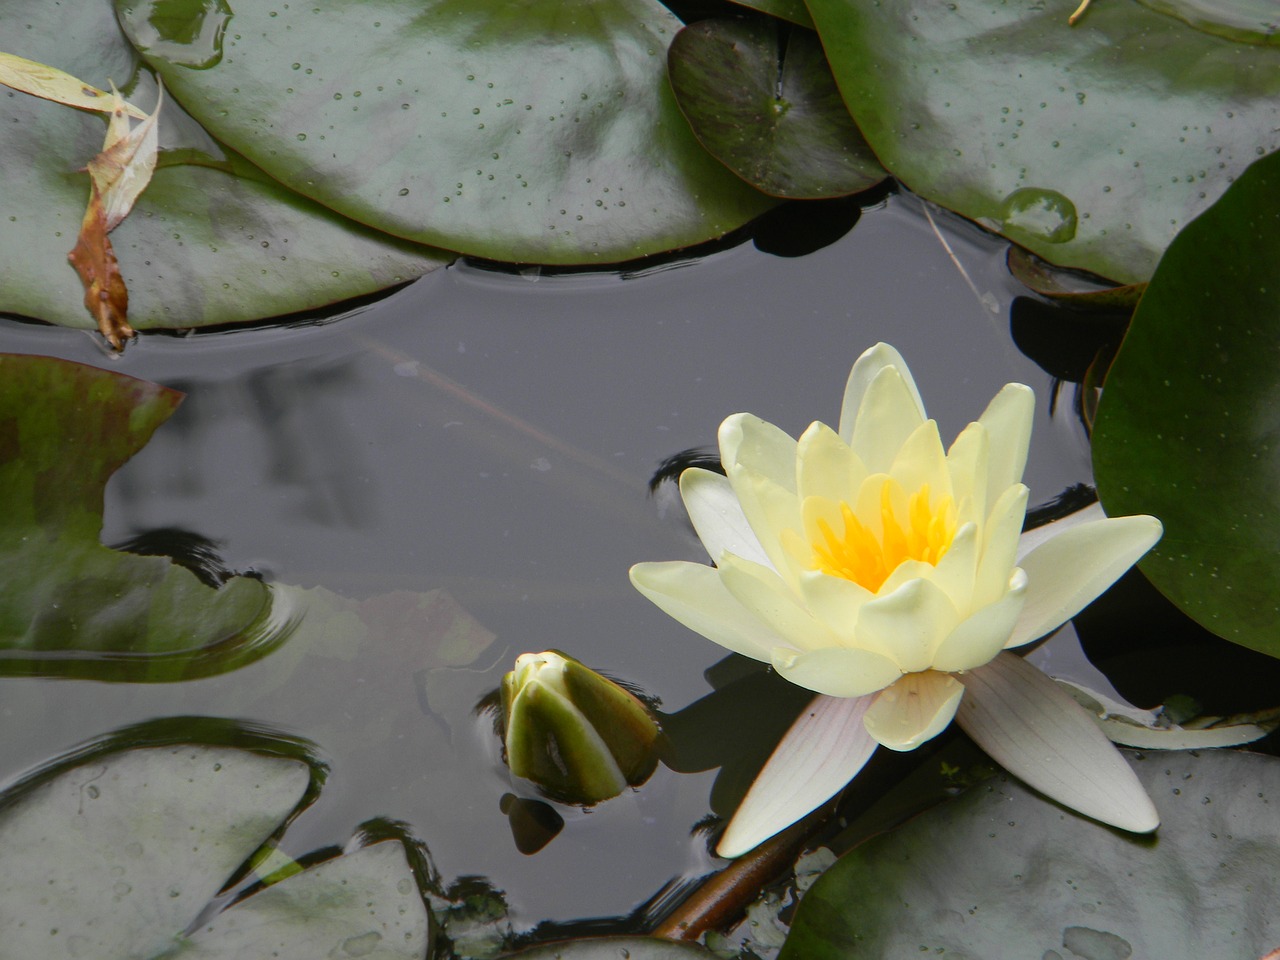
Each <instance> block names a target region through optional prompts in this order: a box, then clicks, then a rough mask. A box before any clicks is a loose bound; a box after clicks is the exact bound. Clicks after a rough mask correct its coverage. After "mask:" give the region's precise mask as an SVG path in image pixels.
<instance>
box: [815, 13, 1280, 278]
mask: <svg viewBox="0 0 1280 960" xmlns="http://www.w3.org/2000/svg"><path fill="white" fill-rule="evenodd" d="M809 7H810V12H811V13H812V14H813V17H814V21H815V22H816V24H817V27H818V33H819V34H820V35H821V37H822V42H823V46H824V47H825V48H826V51H827V56H828V58H829V59H830V61H831V66H832V70H833V72H834V73H835V76H836V79H837V81H838V82H839V84H840V89H841V92H842V93H843V94H844V98H845V100H846V101H847V103H848V104H849V108H850V111H851V112H852V114H853V116H854V118H855V119H856V120H857V121H858V126H859V127H860V128H861V130H862V132H863V134H865V135H866V138H867V142H868V143H870V144H871V146H872V148H873V149H874V150H875V152H876V155H877V156H878V157H879V158H880V161H881V162H882V163H883V164H884V165H885V167H887V168H888V169H889V171H890V172H891V173H893V174H894V176H896V177H898V178H899V179H900V180H902V181H903V182H904V183H906V184H907V186H909V187H910V188H911V189H913V190H915V191H916V192H918V193H920V194H922V195H923V196H925V197H928V198H929V199H931V200H934V201H936V202H938V203H940V204H942V205H944V206H946V207H949V208H951V209H953V210H955V211H957V212H959V213H961V214H963V215H965V216H967V217H970V218H972V219H974V220H977V221H978V222H979V223H982V224H984V225H986V226H988V227H991V228H992V229H995V230H999V231H1000V232H1002V233H1004V234H1005V235H1006V236H1008V237H1009V238H1010V239H1011V240H1014V241H1016V242H1017V243H1020V244H1022V245H1023V246H1025V247H1028V248H1029V249H1030V250H1032V251H1033V252H1034V253H1036V254H1038V255H1040V256H1042V257H1044V258H1046V259H1048V260H1050V261H1052V262H1054V263H1057V264H1060V265H1063V266H1069V267H1078V268H1081V269H1085V270H1090V271H1092V272H1093V273H1096V274H1098V275H1100V276H1104V277H1109V278H1111V279H1113V280H1116V281H1119V282H1121V283H1134V282H1138V281H1142V280H1146V279H1148V278H1149V277H1150V275H1151V272H1152V271H1153V270H1154V269H1155V265H1156V262H1157V260H1158V259H1159V257H1160V254H1161V253H1163V252H1164V249H1165V247H1166V246H1168V244H1169V241H1170V240H1172V239H1173V237H1174V235H1175V234H1176V233H1177V232H1178V230H1180V229H1181V228H1182V227H1183V226H1184V225H1185V224H1186V223H1188V222H1189V221H1190V220H1191V219H1192V218H1193V217H1195V216H1196V215H1197V214H1198V213H1200V212H1201V211H1203V210H1204V209H1206V208H1207V207H1208V206H1209V204H1211V203H1212V202H1213V201H1214V200H1215V199H1216V198H1217V197H1218V196H1220V195H1221V194H1222V192H1223V191H1224V190H1225V189H1226V187H1227V185H1228V184H1229V183H1230V182H1231V178H1232V177H1234V176H1238V175H1239V174H1240V173H1242V172H1243V171H1244V169H1245V167H1246V166H1247V165H1248V164H1249V163H1251V162H1252V161H1253V160H1255V159H1257V157H1258V156H1260V155H1261V154H1264V153H1267V152H1269V151H1271V150H1275V149H1276V148H1277V147H1280V49H1276V48H1275V47H1263V46H1249V45H1245V44H1237V43H1231V42H1229V41H1226V40H1222V39H1219V38H1217V37H1213V36H1209V35H1207V34H1204V33H1201V32H1198V31H1196V30H1193V29H1191V28H1189V27H1187V26H1186V24H1183V23H1181V22H1179V21H1177V20H1174V19H1172V18H1170V17H1166V16H1162V15H1161V14H1158V13H1155V12H1154V11H1152V10H1150V9H1147V8H1146V7H1143V6H1141V5H1139V4H1134V3H1114V2H1108V3H1095V4H1094V6H1093V7H1091V8H1090V10H1089V12H1088V14H1087V16H1086V17H1085V18H1084V19H1083V20H1082V21H1081V22H1080V24H1079V25H1078V26H1076V27H1068V26H1067V24H1066V14H1067V13H1068V12H1069V11H1064V10H1063V9H1062V8H1061V7H1060V6H1058V5H1056V4H1045V5H1039V6H1035V5H1031V6H1029V5H1026V4H1011V3H1006V2H1004V0H968V2H965V3H960V4H956V5H952V4H946V3H937V4H924V5H920V4H907V3H879V2H878V0H809Z"/></svg>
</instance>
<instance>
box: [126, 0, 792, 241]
mask: <svg viewBox="0 0 1280 960" xmlns="http://www.w3.org/2000/svg"><path fill="white" fill-rule="evenodd" d="M200 6H201V5H197V4H192V5H191V6H190V8H188V9H190V10H191V11H192V13H191V16H196V15H197V10H198V8H200ZM162 8H164V10H165V12H166V13H168V12H169V8H170V5H169V4H167V3H162V2H161V0H152V2H142V3H132V2H131V3H127V4H126V3H122V4H121V5H120V7H119V9H120V11H121V20H122V23H123V25H124V28H125V30H126V31H127V32H128V33H129V34H130V36H131V38H132V39H133V41H134V42H135V44H137V45H138V46H139V48H140V49H142V52H143V55H144V56H146V57H147V59H148V62H149V63H150V64H151V65H152V66H153V67H155V69H156V70H158V71H159V72H160V74H161V75H162V76H163V78H164V82H165V85H166V87H168V88H169V89H170V90H172V91H173V93H174V94H175V95H176V97H177V98H178V99H180V100H181V101H182V103H183V104H184V105H185V106H186V108H187V109H188V110H189V111H191V113H192V114H193V115H195V116H196V117H197V118H198V119H199V120H200V122H201V123H202V124H204V126H205V127H206V128H207V129H208V130H209V131H211V132H212V133H213V134H214V136H216V137H218V138H219V139H220V140H222V141H223V142H225V143H227V144H229V145H230V146H231V147H233V148H234V149H236V150H238V151H240V152H241V153H242V154H244V155H245V156H247V157H248V158H249V159H250V160H252V161H253V162H255V163H257V164H258V165H259V166H261V167H262V168H263V169H264V170H266V171H267V172H268V173H270V174H271V175H272V176H273V177H275V178H276V179H278V180H279V181H281V182H282V183H284V184H286V185H287V186H289V187H292V188H293V189H295V190H298V191H299V192H300V193H303V194H306V195H307V196H309V197H312V198H314V199H316V200H318V201H320V202H321V203H323V204H325V205H326V206H328V207H330V208H332V209H334V210H337V211H339V212H340V213H343V214H345V215H347V216H350V217H352V218H354V219H356V220H359V221H361V222H363V223H368V224H370V225H372V226H374V227H376V228H378V229H380V230H384V231H386V232H388V233H391V234H394V235H396V236H400V237H405V238H408V239H412V240H416V241H420V242H422V243H429V244H436V245H441V246H444V247H447V248H448V249H452V250H459V251H462V252H464V253H468V254H475V255H479V256H484V257H489V258H492V259H497V260H504V261H511V262H532V263H607V262H613V261H618V260H626V259H630V258H634V257H639V256H642V255H644V254H648V253H655V252H658V251H663V250H670V249H673V248H676V247H683V246H687V245H690V244H693V243H698V242H700V241H704V240H708V239H711V238H714V237H719V236H721V235H723V234H725V233H727V232H729V231H730V230H733V229H735V228H737V227H739V226H741V225H742V224H743V223H745V222H746V221H747V220H749V219H751V218H752V217H754V216H755V215H757V214H758V213H761V212H763V211H764V210H765V209H767V208H768V206H769V205H770V201H769V200H767V199H766V198H764V197H762V196H761V195H760V194H759V193H757V192H756V191H753V190H751V189H749V188H748V187H746V186H745V185H743V184H742V183H740V182H739V181H738V180H737V179H736V178H734V177H732V176H731V175H729V174H728V173H727V172H725V171H724V169H723V168H721V167H720V166H719V164H717V163H716V162H715V161H714V160H713V159H712V158H711V157H709V156H707V154H706V152H705V151H704V150H703V149H702V148H701V147H700V146H699V145H698V143H697V141H696V140H695V139H694V138H693V135H692V134H691V133H690V132H689V129H688V125H687V124H686V123H685V122H684V120H683V118H682V117H681V116H680V112H679V110H678V109H677V108H676V105H675V102H674V99H673V98H672V96H671V91H670V88H669V85H668V83H667V78H666V61H665V58H664V56H663V54H664V51H665V50H666V48H667V45H668V43H670V40H671V37H672V36H673V35H674V34H675V32H676V30H677V29H679V26H680V22H679V21H678V20H677V19H676V18H675V17H674V15H672V14H671V13H670V12H669V11H668V10H667V9H666V8H665V7H663V6H662V5H661V4H659V3H657V2H656V0H628V2H623V0H590V2H587V0H563V2H555V3H547V2H545V0H520V2H508V0H466V2H460V0H362V2H346V3H334V4H329V5H327V6H325V7H323V8H321V7H315V6H312V5H310V4H299V3H293V4H289V5H288V6H285V5H283V4H241V5H238V6H237V7H236V8H235V14H234V16H233V18H232V19H231V21H230V26H228V28H227V32H226V33H225V34H224V36H223V38H222V55H221V58H220V59H219V60H218V61H217V62H216V64H214V65H212V66H209V67H207V68H205V69H193V68H191V67H189V66H186V65H183V63H182V62H181V61H180V60H179V59H178V58H177V57H175V55H174V53H173V52H172V50H173V44H172V43H165V44H163V45H161V46H150V47H148V46H146V42H147V38H146V36H144V34H143V32H142V29H141V25H142V24H143V23H154V18H155V15H156V14H157V13H158V12H159V11H160V10H161V9H162ZM171 29H172V23H171Z"/></svg>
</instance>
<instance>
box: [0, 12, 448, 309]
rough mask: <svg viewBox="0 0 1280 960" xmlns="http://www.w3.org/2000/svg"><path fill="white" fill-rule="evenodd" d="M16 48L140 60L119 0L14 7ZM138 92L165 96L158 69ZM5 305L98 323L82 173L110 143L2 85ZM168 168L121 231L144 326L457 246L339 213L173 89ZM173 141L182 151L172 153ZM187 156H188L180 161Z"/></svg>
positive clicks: (308, 301)
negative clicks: (191, 112) (208, 127)
mask: <svg viewBox="0 0 1280 960" xmlns="http://www.w3.org/2000/svg"><path fill="white" fill-rule="evenodd" d="M0 36H3V37H4V38H5V39H4V40H3V41H2V43H3V46H4V47H5V49H6V50H7V52H11V53H16V54H20V55H21V56H24V57H27V58H29V59H32V60H36V61H39V62H42V63H48V64H50V65H53V66H56V67H58V68H59V69H62V70H65V71H66V72H68V73H70V74H72V75H74V76H77V77H79V78H80V79H82V80H84V81H85V82H87V83H92V84H95V85H101V86H105V85H106V83H107V81H108V80H114V81H115V82H116V83H117V84H118V85H121V86H124V85H126V84H128V83H130V82H131V81H132V80H133V79H134V76H135V71H136V68H137V58H136V55H135V53H134V52H133V49H132V48H131V47H130V46H129V44H128V42H127V41H126V40H125V39H124V37H123V36H122V35H121V33H120V30H119V27H118V26H117V25H116V22H115V16H114V13H113V10H112V7H111V4H110V2H109V0H90V2H86V3H78V4H76V5H75V6H74V8H71V9H67V8H63V7H58V6H56V5H51V4H47V3H43V2H41V0H15V2H10V3H6V4H4V6H3V8H0ZM131 96H132V97H133V98H134V100H135V101H136V102H137V103H138V104H139V105H140V106H142V107H144V108H145V109H147V110H150V109H151V108H152V106H153V105H154V103H155V84H154V82H152V81H151V80H150V78H149V77H147V76H146V75H145V74H144V75H143V76H142V77H141V78H140V80H139V86H138V88H137V90H136V91H134V92H133V93H131ZM0 124H3V126H4V130H5V135H4V137H3V138H0V168H2V169H3V170H4V180H3V184H0V223H3V226H4V229H3V230H0V260H3V262H4V264H5V283H4V285H3V287H2V288H0V310H3V311H6V312H11V313H18V314H25V315H27V316H31V317H38V318H40V319H43V320H48V321H51V322H54V323H60V324H64V325H66V326H72V327H83V328H86V329H92V328H93V327H94V326H95V324H94V321H93V319H92V318H91V317H90V315H89V314H88V312H87V311H86V310H85V308H84V306H83V303H82V301H83V298H84V291H83V289H82V288H81V285H80V281H79V280H78V278H77V277H76V274H75V271H74V270H73V269H72V268H71V266H70V265H69V264H68V263H67V252H68V251H69V250H71V248H72V246H73V245H74V244H75V242H76V235H77V232H78V231H79V229H80V219H81V217H82V216H83V214H84V209H85V204H86V201H87V200H88V196H89V179H88V176H87V175H85V174H83V173H80V172H78V168H80V167H82V166H83V165H84V164H85V162H86V161H88V160H89V159H90V158H91V157H93V156H94V155H95V154H96V153H97V152H98V151H99V150H101V149H102V138H103V131H104V126H103V123H102V120H101V119H100V118H99V117H97V116H94V115H92V114H88V113H83V112H81V111H79V110H73V109H70V108H68V107H65V106H62V105H61V104H56V103H51V102H49V101H45V100H40V99H37V98H35V97H31V96H27V95H24V94H20V93H15V92H13V91H10V90H7V89H6V88H0ZM159 130H160V142H161V150H162V153H161V168H160V169H159V170H157V172H156V174H155V177H154V179H153V180H152V182H151V184H150V185H149V186H148V187H147V189H146V190H145V191H144V192H143V194H142V196H141V198H140V199H139V200H138V203H137V206H136V207H135V208H134V210H133V212H132V213H131V214H130V215H129V216H128V217H127V218H126V219H125V220H124V222H123V223H122V224H121V225H120V226H119V227H118V228H117V229H116V230H115V231H114V232H113V233H112V235H111V239H112V243H113V245H114V247H115V251H116V255H117V256H118V257H119V260H120V269H121V272H122V273H123V274H124V277H125V281H126V283H127V284H128V287H129V320H130V322H131V323H132V325H133V326H134V327H135V328H137V329H149V328H156V327H162V328H171V327H197V326H203V325H207V324H218V323H228V322H233V321H243V320H253V319H258V318H261V317H267V316H274V315H277V314H282V313H289V312H294V311H298V310H307V309H312V308H316V307H321V306H324V305H326V304H330V303H333V302H336V301H340V300H345V299H348V298H350V297H354V296H358V295H362V294H367V293H371V292H374V291H377V290H380V289H383V288H385V287H388V286H392V285H394V284H396V283H399V282H402V281H405V280H409V279H412V278H413V277H416V276H419V275H421V274H423V273H426V272H428V271H430V270H432V269H435V268H436V267H438V266H441V265H443V264H444V263H446V262H447V260H448V259H449V257H448V255H446V254H443V253H441V252H439V251H433V250H431V249H428V248H426V247H422V246H420V245H418V244H412V243H405V242H404V241H401V240H397V239H395V238H392V237H387V236H385V235H383V234H379V233H377V232H376V231H374V230H370V229H369V228H367V227H365V226H363V225H361V224H358V223H355V222H353V221H351V220H348V219H346V218H345V217H342V216H339V215H337V214H335V213H333V212H332V211H330V210H327V209H325V208H323V207H321V206H320V205H319V204H316V203H314V202H312V201H309V200H307V199H305V198H303V197H301V196H299V195H298V194H296V193H294V192H293V191H291V190H288V189H286V188H284V187H282V186H281V185H280V184H278V183H276V182H274V181H272V180H271V178H269V177H268V176H266V175H265V174H263V173H262V171H261V170H258V169H257V168H255V167H253V165H252V164H249V163H248V162H246V161H245V160H244V159H243V158H240V157H237V156H236V155H235V154H234V153H232V152H231V151H228V150H225V149H223V148H221V147H220V146H219V145H218V144H216V143H215V142H214V141H213V140H211V139H210V138H209V137H208V136H207V134H204V133H203V132H202V131H201V130H200V129H199V127H198V126H197V125H195V124H194V123H193V121H191V120H190V118H186V117H184V115H183V111H182V109H181V107H180V106H179V105H178V104H176V103H174V102H173V101H172V100H171V99H169V100H167V101H166V104H165V106H164V108H163V109H162V111H161V114H160V122H159ZM165 151H168V152H167V153H166V152H165ZM178 160H182V161H185V162H182V163H177V164H176V165H174V164H175V161H178Z"/></svg>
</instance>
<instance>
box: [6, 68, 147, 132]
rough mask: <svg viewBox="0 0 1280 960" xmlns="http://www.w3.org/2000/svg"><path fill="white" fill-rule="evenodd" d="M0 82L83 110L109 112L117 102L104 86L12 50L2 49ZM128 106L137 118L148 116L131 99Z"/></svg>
mask: <svg viewBox="0 0 1280 960" xmlns="http://www.w3.org/2000/svg"><path fill="white" fill-rule="evenodd" d="M0 83H3V84H4V85H5V86H7V87H12V88H13V89H14V90H21V91H22V92H23V93H29V94H31V95H32V96H33V97H40V98H41V99H43V100H53V101H56V102H57V103H65V104H66V105H67V106H69V107H78V108H80V109H81V110H94V111H96V112H98V113H110V112H111V111H112V109H113V106H114V105H113V103H112V100H111V94H109V93H107V92H106V91H105V90H99V89H98V88H97V87H95V86H92V85H90V84H87V83H85V82H83V81H81V80H78V79H76V78H75V77H73V76H71V74H69V73H64V72H63V71H61V70H59V69H57V68H56V67H50V66H48V65H46V64H43V63H36V61H34V60H28V59H26V58H25V57H15V56H14V55H13V54H11V53H0ZM125 110H126V111H127V112H128V114H129V116H131V117H133V118H134V119H136V120H142V119H145V118H146V116H147V114H146V112H145V111H143V110H141V109H139V108H138V107H135V106H133V104H130V103H126V104H125Z"/></svg>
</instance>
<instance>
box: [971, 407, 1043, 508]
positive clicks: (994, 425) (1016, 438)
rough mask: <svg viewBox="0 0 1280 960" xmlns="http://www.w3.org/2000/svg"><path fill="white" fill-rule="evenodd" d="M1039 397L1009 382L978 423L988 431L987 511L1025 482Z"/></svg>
mask: <svg viewBox="0 0 1280 960" xmlns="http://www.w3.org/2000/svg"><path fill="white" fill-rule="evenodd" d="M1035 413H1036V395H1035V392H1034V391H1033V390H1032V389H1031V388H1030V387H1028V386H1026V385H1025V384H1021V383H1008V384H1005V386H1004V387H1003V389H1001V391H1000V392H999V393H997V394H996V395H995V397H993V398H992V400H991V403H989V404H988V405H987V409H986V410H984V411H983V413H982V416H981V417H979V418H978V422H979V423H980V424H982V425H983V426H984V427H986V429H987V434H988V436H989V437H990V447H989V448H988V453H987V457H988V459H987V509H990V508H991V506H992V504H994V503H995V500H996V498H997V497H998V496H1000V494H1001V493H1002V492H1003V491H1004V490H1005V489H1006V488H1008V487H1010V486H1012V485H1013V484H1015V483H1021V482H1022V474H1023V471H1024V470H1026V467H1027V450H1028V449H1029V448H1030V446H1031V423H1032V421H1033V420H1034V419H1035Z"/></svg>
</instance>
